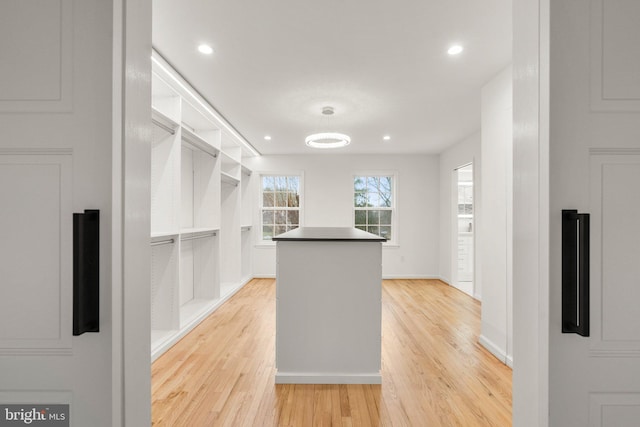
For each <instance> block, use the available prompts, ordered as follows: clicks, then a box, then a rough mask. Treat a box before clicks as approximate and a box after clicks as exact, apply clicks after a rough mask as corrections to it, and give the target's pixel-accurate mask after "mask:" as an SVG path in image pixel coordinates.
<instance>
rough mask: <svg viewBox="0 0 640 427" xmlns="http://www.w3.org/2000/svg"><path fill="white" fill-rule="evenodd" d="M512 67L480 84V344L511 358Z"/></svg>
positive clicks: (509, 360)
mask: <svg viewBox="0 0 640 427" xmlns="http://www.w3.org/2000/svg"><path fill="white" fill-rule="evenodd" d="M512 86H513V85H512V70H511V67H508V68H507V69H505V70H503V71H502V72H500V73H499V74H498V75H497V76H496V77H495V78H493V79H492V80H491V81H490V82H489V83H487V84H486V85H485V86H484V87H483V89H482V108H481V127H482V131H481V132H482V143H481V144H482V149H481V152H482V153H481V161H482V172H481V177H482V178H481V179H482V222H481V236H480V238H479V239H478V242H477V248H478V261H479V263H481V264H482V284H483V285H482V286H483V287H482V331H481V335H480V343H481V344H482V345H484V346H485V347H486V348H487V349H488V350H489V351H491V352H492V353H493V354H494V355H496V356H497V357H498V358H499V359H501V360H503V361H504V362H506V363H508V364H511V362H512V348H511V347H512V342H513V340H512V333H511V332H512V331H511V325H512V321H511V319H512V298H511V290H512V253H513V233H512V232H513V224H512V220H513V215H512V211H513V201H512V191H513V131H512V129H513V100H512Z"/></svg>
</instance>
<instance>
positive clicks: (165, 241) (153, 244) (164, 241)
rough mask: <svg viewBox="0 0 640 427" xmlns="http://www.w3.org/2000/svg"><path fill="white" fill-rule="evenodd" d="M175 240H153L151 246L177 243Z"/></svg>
mask: <svg viewBox="0 0 640 427" xmlns="http://www.w3.org/2000/svg"><path fill="white" fill-rule="evenodd" d="M175 241H176V240H175V239H167V240H158V241H157V242H151V246H160V245H168V244H170V243H175Z"/></svg>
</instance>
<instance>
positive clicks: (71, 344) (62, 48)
mask: <svg viewBox="0 0 640 427" xmlns="http://www.w3.org/2000/svg"><path fill="white" fill-rule="evenodd" d="M113 17H114V10H113V3H112V2H110V1H101V0H82V1H73V0H7V1H2V2H0V57H1V58H2V60H1V61H0V62H1V64H0V200H1V202H0V405H2V404H9V403H20V404H24V405H29V404H57V403H66V404H69V405H70V407H69V409H70V425H71V426H75V427H83V426H112V425H113V423H112V381H113V378H112V333H113V331H112V327H111V325H112V318H111V308H112V305H111V291H112V288H111V266H112V264H111V238H112V234H111V230H112V227H111V206H112V173H113V172H112V168H113V163H112V150H113V139H112V136H113V135H112V129H113V120H114V119H113V116H112V107H113V105H112V90H113V69H112V67H113V64H112V58H113V39H112V38H113V19H114V18H113ZM84 209H99V210H100V212H101V216H100V217H101V226H100V332H98V333H85V334H83V335H80V336H73V335H72V318H73V313H72V287H73V284H72V224H73V217H72V214H73V212H79V213H81V212H83V210H84ZM1 415H2V413H0V416H1Z"/></svg>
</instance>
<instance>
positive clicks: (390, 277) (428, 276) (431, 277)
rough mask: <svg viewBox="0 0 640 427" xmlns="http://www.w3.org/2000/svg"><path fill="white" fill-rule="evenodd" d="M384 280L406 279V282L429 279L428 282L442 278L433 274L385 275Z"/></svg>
mask: <svg viewBox="0 0 640 427" xmlns="http://www.w3.org/2000/svg"><path fill="white" fill-rule="evenodd" d="M382 278H383V279H388V280H393V279H406V280H412V279H414V280H419V279H428V280H434V279H440V276H437V275H433V274H426V275H422V274H383V275H382Z"/></svg>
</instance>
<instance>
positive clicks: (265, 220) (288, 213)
mask: <svg viewBox="0 0 640 427" xmlns="http://www.w3.org/2000/svg"><path fill="white" fill-rule="evenodd" d="M260 178H261V185H262V187H261V195H262V197H261V202H260V203H261V206H260V215H261V217H262V240H271V239H272V238H273V236H277V235H278V234H282V233H284V232H287V231H290V230H293V229H295V228H298V227H299V226H300V177H299V176H294V175H291V176H282V175H261V177H260Z"/></svg>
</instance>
